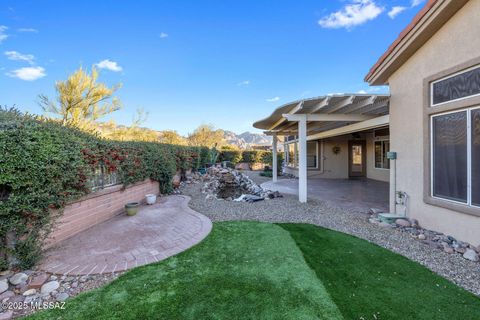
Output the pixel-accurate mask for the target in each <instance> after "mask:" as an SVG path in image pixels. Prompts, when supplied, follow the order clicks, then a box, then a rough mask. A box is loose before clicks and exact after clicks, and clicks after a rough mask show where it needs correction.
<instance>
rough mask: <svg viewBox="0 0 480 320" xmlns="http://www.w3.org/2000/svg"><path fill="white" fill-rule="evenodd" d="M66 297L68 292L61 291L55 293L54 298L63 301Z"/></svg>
mask: <svg viewBox="0 0 480 320" xmlns="http://www.w3.org/2000/svg"><path fill="white" fill-rule="evenodd" d="M68 297H69V295H68V293H66V292H62V293H59V294H57V295H56V297H55V299H56V300H57V301H65V300H67V299H68Z"/></svg>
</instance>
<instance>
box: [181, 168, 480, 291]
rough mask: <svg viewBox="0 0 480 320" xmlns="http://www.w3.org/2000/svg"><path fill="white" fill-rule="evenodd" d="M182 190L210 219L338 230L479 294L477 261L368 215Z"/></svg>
mask: <svg viewBox="0 0 480 320" xmlns="http://www.w3.org/2000/svg"><path fill="white" fill-rule="evenodd" d="M250 176H251V178H252V179H253V180H254V181H258V180H257V178H256V177H255V175H254V174H251V175H250ZM262 178H263V177H262ZM258 182H260V181H258ZM182 192H183V193H184V194H186V195H189V196H190V197H191V198H192V200H191V202H190V204H189V205H190V207H191V208H192V209H194V210H196V211H198V212H200V213H202V214H204V215H206V216H208V217H209V218H210V219H211V220H212V221H227V220H254V221H265V222H294V223H311V224H315V225H318V226H322V227H326V228H329V229H333V230H337V231H341V232H344V233H348V234H351V235H354V236H357V237H359V238H362V239H365V240H368V241H370V242H372V243H376V244H377V245H379V246H382V247H384V248H387V249H389V250H391V251H393V252H396V253H399V254H401V255H403V256H405V257H407V258H409V259H411V260H414V261H417V262H419V263H420V264H422V265H424V266H426V267H427V268H429V269H430V270H432V271H434V272H436V273H437V274H440V275H441V276H443V277H445V278H447V279H449V280H451V281H453V282H454V283H456V284H458V285H459V286H461V287H463V288H465V289H467V290H469V291H471V292H473V293H474V294H476V295H479V296H480V263H476V262H471V261H467V260H465V259H463V258H462V257H461V255H457V254H448V253H445V252H443V251H442V250H436V249H432V248H431V247H430V246H427V245H425V244H422V243H421V242H419V241H418V240H415V239H414V238H413V237H412V236H410V235H409V234H408V233H406V232H402V231H400V230H397V229H392V228H389V227H388V228H385V227H379V226H377V225H373V224H371V223H369V222H368V216H367V215H365V214H360V213H355V212H347V211H345V210H342V209H339V208H334V207H329V206H328V205H326V204H325V203H323V202H321V201H318V200H309V202H308V203H306V204H303V203H300V202H298V201H297V198H296V197H295V196H292V195H284V197H283V198H276V199H273V200H265V201H260V202H255V203H245V202H231V201H224V200H214V199H211V200H205V194H202V192H201V183H198V184H189V185H186V186H185V187H183V189H182Z"/></svg>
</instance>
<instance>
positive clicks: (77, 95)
mask: <svg viewBox="0 0 480 320" xmlns="http://www.w3.org/2000/svg"><path fill="white" fill-rule="evenodd" d="M98 75H99V73H98V71H97V69H96V68H95V67H92V72H91V74H88V73H87V72H86V71H85V70H83V69H82V68H80V69H78V70H77V71H75V72H74V73H73V74H71V75H70V76H69V77H68V78H67V80H65V81H58V82H57V83H56V84H55V89H56V91H57V101H56V102H55V101H52V100H50V99H49V98H48V97H47V96H45V95H43V94H42V95H39V99H40V102H39V104H40V106H41V107H42V109H43V110H44V111H45V112H46V113H47V114H53V115H54V118H60V120H61V121H62V123H63V124H64V125H65V124H70V125H72V126H74V127H77V128H79V129H82V130H87V131H91V130H93V129H94V128H95V121H96V120H98V119H100V118H102V117H104V116H105V115H107V114H110V113H112V112H114V111H117V110H119V109H120V108H121V103H120V100H119V99H118V98H116V97H114V96H113V95H114V93H115V92H116V91H117V90H118V89H119V88H120V87H121V85H120V84H118V85H115V86H113V87H111V88H109V87H107V86H106V85H105V84H103V83H99V82H97V79H98Z"/></svg>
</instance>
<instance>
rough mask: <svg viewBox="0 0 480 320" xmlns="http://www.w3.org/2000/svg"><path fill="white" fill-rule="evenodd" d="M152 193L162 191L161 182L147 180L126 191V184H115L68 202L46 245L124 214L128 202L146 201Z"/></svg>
mask: <svg viewBox="0 0 480 320" xmlns="http://www.w3.org/2000/svg"><path fill="white" fill-rule="evenodd" d="M149 193H153V194H159V184H158V182H154V181H151V180H145V181H144V182H139V183H136V184H134V185H131V186H128V187H127V188H126V189H125V190H122V185H117V186H112V187H108V188H105V189H103V190H99V191H97V192H94V193H91V194H89V195H87V196H85V197H83V198H82V199H80V200H77V201H75V202H72V203H70V204H68V205H67V206H66V207H65V210H64V213H63V215H62V216H61V217H60V219H59V220H58V221H57V225H56V227H55V229H54V231H53V232H52V234H51V235H50V237H49V239H48V240H47V242H46V244H45V248H48V247H51V246H52V245H54V244H57V243H59V242H60V241H62V240H65V239H67V238H70V237H71V236H73V235H75V234H77V233H79V232H81V231H84V230H86V229H88V228H90V227H92V226H94V225H96V224H98V223H101V222H103V221H106V220H108V219H110V218H112V217H113V216H115V215H117V214H120V213H122V212H123V211H124V206H125V204H126V203H127V202H143V201H144V199H145V195H146V194H149Z"/></svg>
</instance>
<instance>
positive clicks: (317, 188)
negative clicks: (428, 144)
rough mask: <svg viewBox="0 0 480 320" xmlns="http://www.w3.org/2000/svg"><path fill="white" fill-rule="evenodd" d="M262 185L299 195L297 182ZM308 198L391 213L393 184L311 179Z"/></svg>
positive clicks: (355, 209) (360, 209) (341, 206)
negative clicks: (390, 197) (390, 190)
mask: <svg viewBox="0 0 480 320" xmlns="http://www.w3.org/2000/svg"><path fill="white" fill-rule="evenodd" d="M261 186H262V187H263V188H265V189H269V190H272V191H278V192H280V193H289V194H298V180H297V179H281V180H278V181H277V182H276V183H273V182H272V181H269V182H264V183H262V184H261ZM308 198H311V199H317V200H321V201H324V202H326V203H327V204H330V205H333V206H336V207H340V208H343V209H347V210H352V211H358V212H365V213H366V212H368V211H369V210H370V208H377V209H380V210H382V211H384V212H388V207H389V204H388V198H389V185H388V183H387V182H381V181H376V180H369V179H359V180H347V179H319V178H316V179H308Z"/></svg>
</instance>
